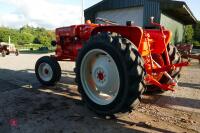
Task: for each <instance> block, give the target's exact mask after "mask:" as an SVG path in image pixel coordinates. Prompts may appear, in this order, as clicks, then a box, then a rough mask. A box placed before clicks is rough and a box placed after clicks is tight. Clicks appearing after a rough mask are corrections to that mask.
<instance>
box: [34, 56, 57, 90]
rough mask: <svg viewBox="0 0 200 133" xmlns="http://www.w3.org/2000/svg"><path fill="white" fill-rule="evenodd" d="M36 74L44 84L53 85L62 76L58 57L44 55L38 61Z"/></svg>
mask: <svg viewBox="0 0 200 133" xmlns="http://www.w3.org/2000/svg"><path fill="white" fill-rule="evenodd" d="M35 74H36V77H37V79H38V80H39V81H40V83H41V84H42V85H46V86H53V85H55V84H56V83H57V82H58V81H59V80H60V78H61V68H60V65H59V64H58V62H57V60H56V59H54V58H52V57H49V56H44V57H42V58H40V59H39V60H38V61H37V63H36V65H35Z"/></svg>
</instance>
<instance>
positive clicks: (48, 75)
mask: <svg viewBox="0 0 200 133" xmlns="http://www.w3.org/2000/svg"><path fill="white" fill-rule="evenodd" d="M38 74H39V76H40V78H41V79H42V80H44V81H50V80H51V79H52V77H53V70H52V68H51V66H50V65H49V64H47V63H41V64H40V65H39V68H38Z"/></svg>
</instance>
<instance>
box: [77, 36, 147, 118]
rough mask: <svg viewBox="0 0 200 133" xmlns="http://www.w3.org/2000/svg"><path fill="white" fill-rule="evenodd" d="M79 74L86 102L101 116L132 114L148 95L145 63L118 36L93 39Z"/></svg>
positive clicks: (83, 55) (85, 49) (84, 52)
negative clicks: (146, 93)
mask: <svg viewBox="0 0 200 133" xmlns="http://www.w3.org/2000/svg"><path fill="white" fill-rule="evenodd" d="M75 70H76V82H77V83H78V88H79V92H80V93H81V95H82V99H83V101H84V102H85V103H86V105H87V106H88V107H89V108H90V109H91V110H92V111H94V112H95V113H97V114H99V115H101V116H112V115H113V114H116V113H125V112H129V111H131V109H132V108H134V107H136V106H137V105H138V103H139V100H140V97H141V95H142V93H143V91H144V87H143V84H142V81H143V77H144V68H143V62H142V59H141V57H140V55H139V53H138V51H137V49H136V48H135V47H134V44H132V43H131V42H130V41H128V40H127V39H125V38H122V37H121V36H119V35H116V34H111V33H99V34H97V35H95V36H92V37H91V38H90V40H89V41H88V42H87V44H85V46H84V47H83V48H82V49H81V51H80V53H79V56H78V59H77V62H76V69H75Z"/></svg>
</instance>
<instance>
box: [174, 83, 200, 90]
mask: <svg viewBox="0 0 200 133" xmlns="http://www.w3.org/2000/svg"><path fill="white" fill-rule="evenodd" d="M178 85H179V86H181V87H189V88H194V89H200V84H194V83H184V82H179V83H178Z"/></svg>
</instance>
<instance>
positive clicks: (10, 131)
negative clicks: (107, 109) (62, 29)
mask: <svg viewBox="0 0 200 133" xmlns="http://www.w3.org/2000/svg"><path fill="white" fill-rule="evenodd" d="M41 56H44V55H42V54H21V55H20V56H18V57H16V56H14V55H10V56H6V57H5V58H2V57H0V90H1V91H0V133H102V132H105V133H110V132H117V133H120V132H123V133H129V132H131V133H133V132H154V133H156V132H182V133H183V132H200V64H198V61H195V60H194V61H192V66H190V67H186V68H184V69H183V71H182V76H181V78H180V82H179V86H178V87H176V91H175V92H165V93H164V94H157V95H153V96H152V95H144V96H143V99H142V103H141V104H140V106H139V107H138V108H137V109H136V110H134V111H133V112H132V113H130V114H127V115H125V116H123V117H121V118H117V119H108V120H105V119H101V118H98V117H97V116H96V115H95V114H94V113H92V112H91V111H89V110H88V109H87V108H86V107H85V106H84V104H83V103H82V101H81V98H80V95H79V93H78V92H77V86H76V84H75V82H74V78H75V74H74V72H73V68H74V65H75V64H74V62H60V65H61V68H62V78H61V81H60V82H59V83H58V84H57V85H56V86H54V87H44V86H41V85H40V83H39V82H38V81H37V79H36V77H35V74H34V66H35V62H36V61H37V59H38V58H40V57H41Z"/></svg>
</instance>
